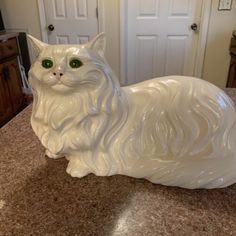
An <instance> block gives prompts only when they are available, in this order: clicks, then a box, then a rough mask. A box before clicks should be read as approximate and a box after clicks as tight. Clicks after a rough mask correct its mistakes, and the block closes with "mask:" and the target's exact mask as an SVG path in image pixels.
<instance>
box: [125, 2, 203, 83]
mask: <svg viewBox="0 0 236 236" xmlns="http://www.w3.org/2000/svg"><path fill="white" fill-rule="evenodd" d="M126 7H127V13H126V26H125V28H126V32H127V33H126V50H127V53H126V62H125V64H126V82H127V83H126V84H132V83H136V82H140V81H143V80H146V79H151V78H153V77H160V76H165V75H189V76H193V75H194V65H195V58H196V53H197V51H196V48H197V42H198V37H199V34H198V33H197V32H194V31H192V30H191V28H190V26H191V24H192V23H194V22H196V23H199V22H200V17H201V7H202V0H148V1H147V0H139V1H138V4H137V0H128V1H126ZM141 65H142V66H141Z"/></svg>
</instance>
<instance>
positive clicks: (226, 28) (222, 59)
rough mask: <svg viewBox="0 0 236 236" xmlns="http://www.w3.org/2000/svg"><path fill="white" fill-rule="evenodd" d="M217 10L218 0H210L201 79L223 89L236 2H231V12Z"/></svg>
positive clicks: (235, 21)
mask: <svg viewBox="0 0 236 236" xmlns="http://www.w3.org/2000/svg"><path fill="white" fill-rule="evenodd" d="M217 8H218V0H212V9H211V18H210V23H209V32H208V40H207V47H206V53H205V62H204V69H203V78H204V79H205V80H207V81H210V82H212V83H214V84H215V85H217V86H219V87H225V85H226V80H227V74H228V68H229V62H230V56H229V45H230V38H231V35H232V31H233V30H236V0H233V5H232V11H218V10H217Z"/></svg>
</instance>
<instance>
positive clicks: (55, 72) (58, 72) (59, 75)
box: [53, 69, 63, 78]
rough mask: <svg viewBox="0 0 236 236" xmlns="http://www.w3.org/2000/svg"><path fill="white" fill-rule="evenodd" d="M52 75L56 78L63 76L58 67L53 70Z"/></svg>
mask: <svg viewBox="0 0 236 236" xmlns="http://www.w3.org/2000/svg"><path fill="white" fill-rule="evenodd" d="M53 75H55V76H56V77H57V78H60V77H61V76H63V72H62V71H61V70H59V69H58V70H55V71H54V72H53Z"/></svg>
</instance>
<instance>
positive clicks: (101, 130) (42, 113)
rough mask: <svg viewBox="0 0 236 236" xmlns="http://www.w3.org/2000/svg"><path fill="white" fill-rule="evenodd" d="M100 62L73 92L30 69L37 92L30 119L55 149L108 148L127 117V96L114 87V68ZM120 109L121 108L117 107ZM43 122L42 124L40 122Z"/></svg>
mask: <svg viewBox="0 0 236 236" xmlns="http://www.w3.org/2000/svg"><path fill="white" fill-rule="evenodd" d="M103 67H104V65H103V63H100V64H97V65H96V68H94V70H93V71H89V73H88V74H87V75H86V77H85V78H83V81H82V82H81V83H78V85H77V86H78V88H77V89H76V88H75V89H74V91H73V93H72V94H66V95H61V94H60V93H57V92H54V91H52V89H51V88H50V87H47V86H45V85H44V84H42V83H41V82H40V81H39V80H37V79H36V78H33V75H32V73H31V77H30V84H31V86H32V89H33V93H34V102H33V112H32V117H31V123H32V127H33V129H34V131H35V132H36V134H37V135H38V136H39V138H40V140H41V142H42V144H43V145H44V146H45V147H46V148H47V149H49V150H50V152H52V153H55V154H56V153H60V152H61V151H62V150H63V152H64V153H63V154H65V155H66V154H67V148H65V147H68V148H69V150H68V151H69V152H73V150H74V151H75V150H81V151H90V150H91V149H96V147H97V146H98V145H99V147H100V148H101V147H102V148H104V149H105V148H107V147H108V146H109V143H110V142H111V139H112V137H113V136H114V135H115V134H116V132H117V130H118V129H119V128H120V126H122V125H123V123H124V120H125V119H126V114H127V111H125V110H123V111H121V110H122V109H124V108H125V107H124V106H123V104H125V101H124V99H125V98H124V96H123V95H122V93H121V92H120V91H119V90H117V89H114V88H115V87H116V84H117V81H116V80H114V78H113V79H111V78H110V77H111V71H110V70H108V69H107V67H106V69H105V68H103ZM118 110H119V111H118ZM39 124H40V125H39Z"/></svg>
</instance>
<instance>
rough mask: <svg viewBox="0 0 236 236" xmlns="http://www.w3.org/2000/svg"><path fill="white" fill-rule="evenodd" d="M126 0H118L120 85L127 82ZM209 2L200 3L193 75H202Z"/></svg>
mask: <svg viewBox="0 0 236 236" xmlns="http://www.w3.org/2000/svg"><path fill="white" fill-rule="evenodd" d="M127 1H128V0H120V75H121V78H120V82H121V84H122V85H125V84H126V83H127V78H126V72H127V63H126V52H127V50H126V38H125V37H126V28H127V27H126V25H127V24H126V23H127V22H126V15H127V14H126V12H127ZM211 3H212V0H203V4H202V15H201V22H200V32H199V39H198V45H197V55H196V60H195V66H194V76H196V77H200V78H201V77H202V74H203V66H204V58H205V51H206V44H207V36H208V26H209V22H210V15H211Z"/></svg>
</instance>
